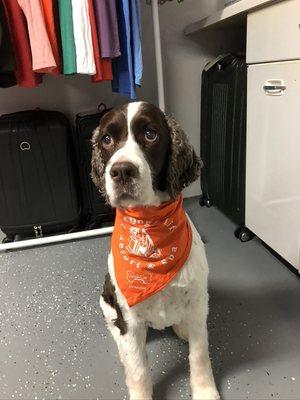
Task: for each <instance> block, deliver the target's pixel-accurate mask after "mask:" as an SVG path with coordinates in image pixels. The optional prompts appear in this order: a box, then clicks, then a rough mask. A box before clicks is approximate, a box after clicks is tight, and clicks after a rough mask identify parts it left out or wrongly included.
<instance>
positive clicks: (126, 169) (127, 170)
mask: <svg viewBox="0 0 300 400" xmlns="http://www.w3.org/2000/svg"><path fill="white" fill-rule="evenodd" d="M109 173H110V176H111V179H112V180H113V182H115V183H117V184H127V183H129V182H132V180H133V179H136V178H138V177H139V170H138V168H137V167H136V166H135V165H134V164H132V163H131V162H128V161H123V162H115V163H114V164H113V165H112V166H111V168H110V172H109Z"/></svg>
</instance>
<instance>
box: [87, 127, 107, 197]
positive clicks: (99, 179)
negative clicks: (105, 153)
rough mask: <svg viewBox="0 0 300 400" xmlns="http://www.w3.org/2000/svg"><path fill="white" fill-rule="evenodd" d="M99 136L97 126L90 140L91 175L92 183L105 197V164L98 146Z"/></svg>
mask: <svg viewBox="0 0 300 400" xmlns="http://www.w3.org/2000/svg"><path fill="white" fill-rule="evenodd" d="M99 136H100V129H99V127H98V128H96V129H95V130H94V132H93V136H92V140H91V143H92V160H91V166H92V170H91V177H92V180H93V182H94V184H95V185H96V187H97V188H98V189H99V191H100V193H102V195H103V196H104V197H106V191H105V164H104V160H103V157H102V153H101V149H100V147H99Z"/></svg>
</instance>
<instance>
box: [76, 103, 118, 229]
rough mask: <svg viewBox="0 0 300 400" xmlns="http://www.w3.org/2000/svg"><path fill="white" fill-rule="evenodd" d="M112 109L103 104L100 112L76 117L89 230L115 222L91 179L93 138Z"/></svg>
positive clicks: (86, 218) (84, 203)
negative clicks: (100, 123)
mask: <svg viewBox="0 0 300 400" xmlns="http://www.w3.org/2000/svg"><path fill="white" fill-rule="evenodd" d="M108 111H110V109H108V108H106V106H105V105H104V104H103V103H101V104H100V105H99V106H98V112H96V113H92V114H90V113H88V114H78V115H77V116H76V138H75V141H76V142H77V146H76V147H77V149H78V155H77V156H78V163H79V173H80V180H81V189H82V190H81V192H82V194H81V196H82V204H83V207H82V208H83V210H82V212H83V216H84V220H85V225H86V227H87V228H89V229H92V228H97V227H98V226H100V225H102V224H103V222H110V221H113V220H114V215H115V214H114V211H113V209H112V208H111V207H110V206H109V205H108V204H107V203H106V202H105V200H104V198H103V197H102V196H101V194H100V193H99V191H98V190H97V188H96V186H95V185H94V183H93V181H92V179H91V157H92V146H91V138H92V134H93V131H94V129H95V128H97V126H98V125H99V122H100V120H101V118H102V117H103V115H104V114H106V113H107V112H108Z"/></svg>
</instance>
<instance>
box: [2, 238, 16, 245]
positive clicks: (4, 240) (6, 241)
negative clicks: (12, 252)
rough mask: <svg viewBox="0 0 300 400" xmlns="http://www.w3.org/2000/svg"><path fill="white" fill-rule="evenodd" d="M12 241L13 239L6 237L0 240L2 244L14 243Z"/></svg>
mask: <svg viewBox="0 0 300 400" xmlns="http://www.w3.org/2000/svg"><path fill="white" fill-rule="evenodd" d="M14 240H15V238H14V237H10V236H6V237H5V238H4V239H3V240H2V243H3V244H6V243H12V242H14Z"/></svg>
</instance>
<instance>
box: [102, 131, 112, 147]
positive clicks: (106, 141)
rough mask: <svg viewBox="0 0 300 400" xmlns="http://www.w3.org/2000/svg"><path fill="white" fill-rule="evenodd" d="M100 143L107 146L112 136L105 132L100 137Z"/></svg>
mask: <svg viewBox="0 0 300 400" xmlns="http://www.w3.org/2000/svg"><path fill="white" fill-rule="evenodd" d="M102 143H103V144H106V145H107V146H108V145H110V144H111V143H112V138H111V136H110V135H108V134H107V133H106V134H105V135H104V136H103V137H102Z"/></svg>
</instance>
